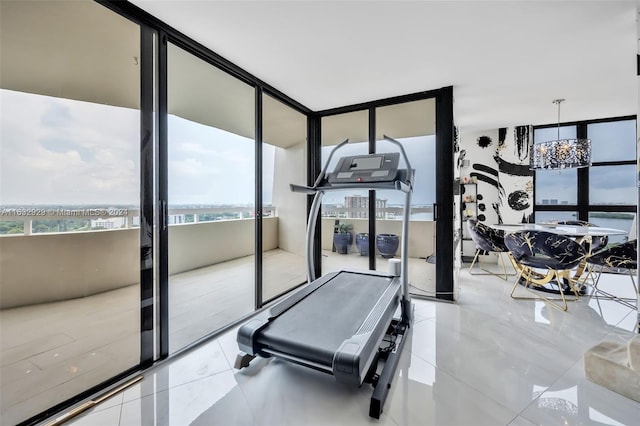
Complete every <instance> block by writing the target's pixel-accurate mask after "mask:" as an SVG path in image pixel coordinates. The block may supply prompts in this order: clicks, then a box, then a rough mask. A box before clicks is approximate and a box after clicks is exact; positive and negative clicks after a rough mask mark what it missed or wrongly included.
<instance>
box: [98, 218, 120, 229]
mask: <svg viewBox="0 0 640 426" xmlns="http://www.w3.org/2000/svg"><path fill="white" fill-rule="evenodd" d="M126 223H127V222H126V218H124V217H110V218H107V219H102V218H99V219H91V228H93V229H96V228H97V229H119V228H126V226H125V225H126Z"/></svg>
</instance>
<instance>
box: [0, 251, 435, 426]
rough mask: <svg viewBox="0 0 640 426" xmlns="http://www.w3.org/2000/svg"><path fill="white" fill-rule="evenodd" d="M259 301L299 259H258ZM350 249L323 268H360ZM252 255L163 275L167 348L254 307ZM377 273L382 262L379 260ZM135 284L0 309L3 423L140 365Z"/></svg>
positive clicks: (287, 280)
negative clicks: (261, 272) (166, 287)
mask: <svg viewBox="0 0 640 426" xmlns="http://www.w3.org/2000/svg"><path fill="white" fill-rule="evenodd" d="M263 265H264V269H263V270H264V278H263V280H264V292H265V298H272V297H274V296H277V295H278V294H281V293H282V292H284V291H286V290H287V289H289V288H291V287H294V286H296V285H298V284H300V283H302V282H304V280H305V265H304V258H303V257H302V256H299V255H295V254H292V253H289V252H286V251H284V250H279V249H277V250H271V251H268V252H266V253H265V255H264V257H263ZM367 266H368V261H367V258H366V257H361V256H359V255H358V254H357V253H350V254H349V255H340V254H336V253H332V252H330V251H325V252H323V269H324V270H326V271H331V270H338V269H342V268H345V267H347V268H356V269H366V268H367ZM433 267H434V265H432V264H428V263H427V262H425V260H424V259H410V272H411V273H410V279H411V278H413V279H414V280H415V281H416V282H421V283H422V284H421V285H423V286H425V285H426V286H428V285H430V284H429V283H430V278H428V277H430V276H431V275H432V273H433V272H432V271H433ZM254 268H255V262H254V257H253V256H247V257H244V258H240V259H236V260H233V261H229V262H223V263H220V264H217V265H212V266H209V267H205V268H200V269H196V270H193V271H189V272H184V273H181V274H176V275H173V276H171V277H170V281H169V292H170V300H171V304H170V308H169V321H170V327H169V330H170V331H169V332H170V338H169V340H170V353H174V352H176V351H178V350H179V349H181V348H183V347H184V346H186V345H188V344H190V343H191V342H193V341H195V340H198V339H200V338H202V337H203V336H205V335H207V334H209V333H211V332H214V331H216V330H219V329H221V328H222V327H224V326H226V325H227V324H229V323H230V322H233V321H234V320H237V319H238V318H240V317H241V316H243V315H245V314H248V313H250V312H252V311H253V308H254V287H253V277H254ZM377 268H378V269H379V270H383V271H385V270H387V262H386V261H385V260H384V259H381V258H379V259H378V263H377ZM139 292H140V289H139V286H138V285H134V286H128V287H124V288H121V289H117V290H113V291H109V292H105V293H101V294H97V295H94V296H89V297H85V298H80V299H73V300H65V301H61V302H56V303H46V304H40V305H33V306H25V307H20V308H12V309H5V310H2V311H0V343H1V348H0V368H1V370H0V377H1V379H2V388H1V393H0V401H1V409H2V417H3V423H4V422H5V421H6V422H7V423H8V424H12V423H15V422H18V421H21V420H24V419H26V418H28V417H30V416H31V415H34V414H36V413H38V412H40V411H43V410H45V409H47V408H49V407H50V406H52V405H54V404H56V403H58V402H60V401H63V400H65V399H68V398H70V397H72V396H74V395H76V394H78V393H79V392H81V391H83V390H84V389H86V388H87V387H90V386H93V385H95V384H98V383H100V382H101V381H104V380H107V379H109V378H110V377H113V376H114V375H116V374H118V373H119V372H121V371H124V370H126V369H128V368H130V367H131V366H134V365H136V364H137V363H138V362H139V357H140V354H139V346H140V336H139V321H140V313H139V306H140V302H139V297H140V296H139Z"/></svg>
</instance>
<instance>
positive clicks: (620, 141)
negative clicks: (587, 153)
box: [587, 120, 636, 163]
mask: <svg viewBox="0 0 640 426" xmlns="http://www.w3.org/2000/svg"><path fill="white" fill-rule="evenodd" d="M587 135H588V137H589V139H591V160H592V161H593V162H594V163H596V162H600V161H633V160H635V159H636V122H635V120H625V121H612V122H609V123H593V124H589V125H588V126H587Z"/></svg>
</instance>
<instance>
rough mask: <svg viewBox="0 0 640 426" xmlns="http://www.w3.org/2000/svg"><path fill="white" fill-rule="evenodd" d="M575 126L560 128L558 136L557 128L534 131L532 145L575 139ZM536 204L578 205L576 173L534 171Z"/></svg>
mask: <svg viewBox="0 0 640 426" xmlns="http://www.w3.org/2000/svg"><path fill="white" fill-rule="evenodd" d="M576 134H577V128H576V126H561V127H560V135H559V136H558V128H557V127H549V128H545V129H535V131H534V143H537V142H547V141H551V140H556V139H558V138H560V139H569V138H575V137H576ZM535 174H536V178H535V185H536V187H535V194H536V204H542V205H556V204H558V205H565V204H569V205H575V204H577V203H578V172H577V169H569V170H562V171H559V170H536V171H535Z"/></svg>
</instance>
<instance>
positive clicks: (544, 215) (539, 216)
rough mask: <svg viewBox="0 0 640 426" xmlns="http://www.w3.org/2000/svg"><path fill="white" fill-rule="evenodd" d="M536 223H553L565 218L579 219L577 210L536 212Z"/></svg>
mask: <svg viewBox="0 0 640 426" xmlns="http://www.w3.org/2000/svg"><path fill="white" fill-rule="evenodd" d="M535 220H536V223H553V222H559V221H565V220H578V213H577V212H536V219H535Z"/></svg>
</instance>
